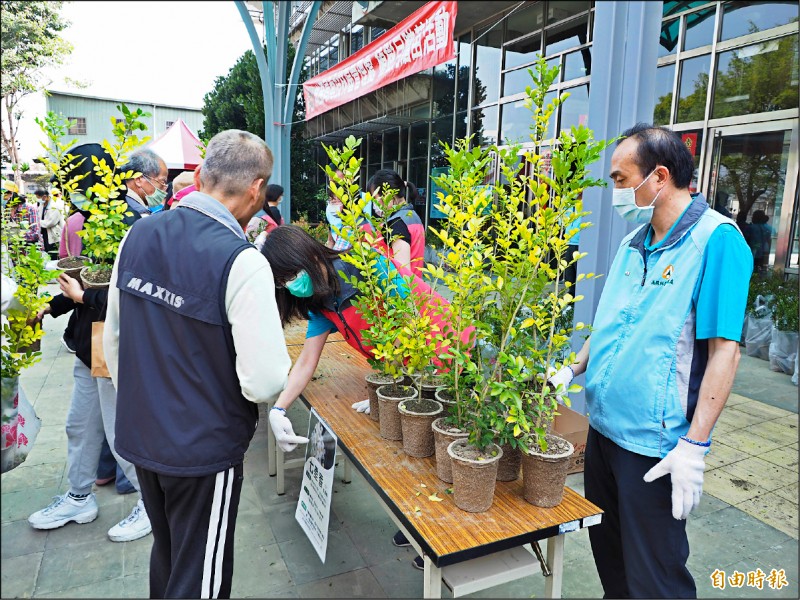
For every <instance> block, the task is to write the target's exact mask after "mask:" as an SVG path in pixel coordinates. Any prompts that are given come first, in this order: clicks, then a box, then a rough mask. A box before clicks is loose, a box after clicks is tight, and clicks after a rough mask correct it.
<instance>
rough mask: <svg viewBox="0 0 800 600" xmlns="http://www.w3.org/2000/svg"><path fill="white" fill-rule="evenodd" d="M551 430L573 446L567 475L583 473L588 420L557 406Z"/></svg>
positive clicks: (570, 410)
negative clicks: (573, 450)
mask: <svg viewBox="0 0 800 600" xmlns="http://www.w3.org/2000/svg"><path fill="white" fill-rule="evenodd" d="M558 412H559V413H561V414H559V415H556V418H555V421H554V422H553V430H554V431H555V432H556V433H558V435H560V436H561V437H563V438H564V439H565V440H567V441H568V442H570V443H571V444H572V445H573V446H575V452H573V454H572V462H571V463H570V466H569V470H568V471H567V473H582V472H583V455H584V454H585V453H586V438H587V437H588V435H589V418H588V417H585V416H584V415H582V414H580V413H578V412H575V411H574V410H572V409H571V408H567V407H566V406H559V407H558Z"/></svg>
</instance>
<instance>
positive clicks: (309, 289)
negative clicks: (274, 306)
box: [284, 271, 314, 298]
mask: <svg viewBox="0 0 800 600" xmlns="http://www.w3.org/2000/svg"><path fill="white" fill-rule="evenodd" d="M284 287H285V288H286V289H287V290H288V291H289V293H290V294H291V295H292V296H295V297H296V298H309V297H311V296H313V295H314V286H313V284H312V283H311V276H310V275H309V274H308V273H306V272H305V271H300V272H299V273H298V274H297V275H295V277H294V279H292V280H290V281H287V282H286V285H285V286H284Z"/></svg>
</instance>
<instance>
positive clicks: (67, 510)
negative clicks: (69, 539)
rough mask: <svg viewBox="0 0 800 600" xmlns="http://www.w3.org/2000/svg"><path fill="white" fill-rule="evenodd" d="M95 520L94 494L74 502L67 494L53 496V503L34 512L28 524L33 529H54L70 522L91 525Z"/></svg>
mask: <svg viewBox="0 0 800 600" xmlns="http://www.w3.org/2000/svg"><path fill="white" fill-rule="evenodd" d="M96 518H97V501H96V500H95V499H94V494H89V495H88V496H86V498H84V499H83V500H75V499H74V498H72V497H70V495H69V493H66V494H64V495H63V496H53V502H52V504H50V506H48V507H47V508H43V509H42V510H39V511H36V512H35V513H33V514H32V515H31V516H30V517H28V523H30V524H31V527H33V528H34V529H55V528H56V527H61V526H62V525H66V524H67V523H69V522H70V521H75V522H76V523H91V522H92V521H94V520H95V519H96Z"/></svg>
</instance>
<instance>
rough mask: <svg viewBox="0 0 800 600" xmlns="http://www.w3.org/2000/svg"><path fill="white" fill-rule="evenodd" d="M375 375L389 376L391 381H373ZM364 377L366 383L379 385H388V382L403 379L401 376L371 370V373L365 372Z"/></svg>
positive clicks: (397, 381)
mask: <svg viewBox="0 0 800 600" xmlns="http://www.w3.org/2000/svg"><path fill="white" fill-rule="evenodd" d="M375 377H386V378H391V381H390V382H388V383H387V382H386V381H373V378H375ZM364 379H365V380H366V381H367V383H372V384H380V385H389V384H390V383H400V382H401V381H403V377H402V376H400V377H392V376H391V375H384V374H383V373H376V372H375V371H372V372H371V373H367V374H366V375H364Z"/></svg>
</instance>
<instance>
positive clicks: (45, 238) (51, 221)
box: [34, 190, 64, 260]
mask: <svg viewBox="0 0 800 600" xmlns="http://www.w3.org/2000/svg"><path fill="white" fill-rule="evenodd" d="M34 194H35V195H36V198H38V200H39V224H40V226H41V229H42V245H43V246H44V251H45V252H47V254H48V255H50V258H51V259H53V260H57V259H58V248H59V245H60V244H61V230H62V229H63V227H64V215H62V214H61V211H59V210H58V209H57V208H56V207H55V206H53V202H52V201H51V200H50V193H49V192H48V191H47V190H36V191H35V192H34Z"/></svg>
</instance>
